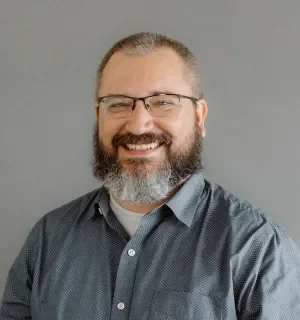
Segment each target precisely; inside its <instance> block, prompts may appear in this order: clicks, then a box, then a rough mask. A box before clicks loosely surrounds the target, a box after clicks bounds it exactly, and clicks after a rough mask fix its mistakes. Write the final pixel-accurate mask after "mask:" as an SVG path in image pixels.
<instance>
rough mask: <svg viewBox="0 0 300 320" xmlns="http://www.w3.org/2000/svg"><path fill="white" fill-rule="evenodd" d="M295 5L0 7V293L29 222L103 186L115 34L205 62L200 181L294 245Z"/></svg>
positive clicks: (299, 181) (8, 0)
mask: <svg viewBox="0 0 300 320" xmlns="http://www.w3.org/2000/svg"><path fill="white" fill-rule="evenodd" d="M299 27H300V2H299V0H294V1H293V0H285V1H276V0H265V1H262V0H252V1H246V0H242V1H241V0H239V1H237V0H229V1H223V0H222V1H221V0H219V1H215V0H209V1H208V0H207V1H199V0H197V1H180V2H179V1H176V2H175V1H171V0H169V1H158V0H155V1H154V0H151V1H145V2H144V1H141V0H136V1H104V2H103V1H99V0H98V1H96V0H86V1H79V0H78V1H75V0H51V1H46V0H27V1H21V0H19V1H14V0H1V3H0V97H1V104H0V223H1V224H0V257H1V264H0V296H2V294H3V289H4V285H5V281H6V277H7V273H8V270H9V268H10V266H11V264H12V263H13V261H14V259H15V258H16V256H17V254H18V253H19V251H20V249H21V247H22V245H23V243H24V241H25V238H26V237H27V235H28V233H29V231H30V230H31V228H32V227H33V225H34V224H35V222H36V221H37V220H38V219H39V218H40V217H41V216H43V215H44V214H45V213H47V212H48V211H50V210H52V209H54V208H56V207H58V206H60V205H62V204H64V203H66V202H68V201H71V200H72V199H74V198H76V197H79V196H81V195H82V194H84V193H87V192H88V191H90V190H93V189H95V188H97V187H98V186H99V183H98V182H97V181H96V180H95V179H94V178H93V176H92V173H91V168H90V166H89V161H90V159H91V136H92V127H93V125H94V121H95V119H94V113H93V88H94V87H93V86H94V82H93V81H94V76H95V71H96V67H97V65H98V63H99V61H100V58H101V57H102V56H103V55H104V53H105V52H106V50H107V49H108V48H109V47H110V46H111V45H112V44H113V43H114V42H116V41H117V40H119V39H120V38H121V37H124V36H126V35H128V34H131V33H135V32H140V31H152V32H160V33H164V34H166V35H169V36H171V37H174V38H176V39H178V40H180V41H182V42H183V43H185V44H186V45H187V46H188V47H190V49H191V50H192V51H193V52H194V54H195V55H196V56H197V57H198V59H199V62H200V71H201V75H202V80H203V82H204V87H205V96H206V100H207V103H208V110H209V111H208V116H207V120H206V128H207V137H206V138H205V147H204V161H205V176H206V178H207V179H209V180H211V181H213V182H216V183H218V184H221V185H223V186H224V187H225V188H226V189H228V190H229V191H231V192H233V193H235V194H236V195H238V196H240V197H241V198H243V199H247V200H249V201H250V202H251V203H253V204H255V205H257V206H259V207H261V208H263V209H264V211H265V212H266V213H267V214H268V215H270V216H272V217H273V218H274V219H275V220H276V221H277V222H278V223H279V224H280V225H281V226H282V227H283V228H284V229H285V230H286V231H287V232H288V233H289V234H290V235H291V236H292V237H293V239H294V240H295V241H296V243H297V244H298V245H299V244H300V234H299V231H298V229H299V222H300V218H299V209H298V199H299V190H300V173H299V170H298V165H299V163H300V151H299V144H298V140H299V133H300V128H299V118H300V110H299V84H300V68H299V57H300V43H299V30H300V29H299Z"/></svg>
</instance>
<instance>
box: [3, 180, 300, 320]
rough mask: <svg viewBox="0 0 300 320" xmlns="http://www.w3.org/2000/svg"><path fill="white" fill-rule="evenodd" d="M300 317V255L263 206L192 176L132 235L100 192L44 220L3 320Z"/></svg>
mask: <svg viewBox="0 0 300 320" xmlns="http://www.w3.org/2000/svg"><path fill="white" fill-rule="evenodd" d="M13 319H14V320H17V319H19V320H21V319H22V320H25V319H33V320H96V319H97V320H101V319H102V320H109V319H112V320H125V319H130V320H162V319H163V320H171V319H172V320H176V319H178V320H179V319H180V320H185V319H193V320H196V319H204V320H214V319H216V320H217V319H220V320H221V319H222V320H225V319H226V320H234V319H242V320H246V319H247V320H251V319H261V320H263V319H264V320H265V319H270V320H299V319H300V253H299V249H298V247H297V246H296V244H295V242H294V241H293V240H292V239H291V238H290V237H289V236H288V235H287V234H286V232H284V231H283V230H282V229H281V228H280V227H279V226H278V225H277V224H276V222H275V221H274V220H272V219H271V218H270V217H268V216H266V215H265V214H264V213H263V212H262V210H261V209H259V208H256V207H255V206H253V205H251V204H250V203H248V202H247V201H244V200H242V199H239V198H237V197H236V196H234V195H232V194H231V193H229V192H227V191H226V190H225V189H224V188H222V187H221V186H219V185H217V184H213V183H211V182H209V181H208V180H206V179H204V178H203V175H202V174H194V175H192V176H191V177H190V178H189V179H188V180H187V182H186V183H185V184H184V185H183V186H182V187H181V188H180V189H179V191H178V192H177V193H176V194H175V195H174V196H173V197H172V198H171V199H170V200H169V201H168V202H167V203H166V204H164V205H162V206H161V207H159V208H157V209H155V210H153V211H152V212H150V213H149V214H146V215H145V216H143V218H142V219H141V223H140V225H139V227H138V229H137V231H136V232H135V233H134V235H133V236H132V237H131V238H130V236H129V235H128V234H127V232H126V230H125V229H124V228H123V226H122V224H121V223H120V222H119V221H118V220H117V218H116V217H115V215H114V214H113V212H112V210H111V209H110V207H109V198H108V194H107V192H106V190H105V189H104V188H100V189H97V190H94V191H92V192H90V193H88V194H86V195H84V196H82V197H80V198H78V199H75V200H73V201H72V202H70V203H68V204H65V205H64V206H62V207H60V208H58V209H55V210H53V211H51V212H49V213H47V214H45V215H44V216H43V217H42V218H41V219H40V220H39V221H38V222H37V223H36V224H35V225H34V227H33V228H32V230H31V232H30V234H29V235H28V238H27V239H26V242H25V244H24V246H23V248H22V249H21V251H20V253H19V255H18V256H17V258H16V260H15V261H14V263H13V265H12V267H11V269H10V271H9V274H8V278H7V283H6V287H5V291H4V296H3V299H2V303H1V307H0V320H13Z"/></svg>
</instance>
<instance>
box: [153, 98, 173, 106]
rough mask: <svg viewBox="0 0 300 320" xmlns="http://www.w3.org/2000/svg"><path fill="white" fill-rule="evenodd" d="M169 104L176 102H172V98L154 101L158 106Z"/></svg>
mask: <svg viewBox="0 0 300 320" xmlns="http://www.w3.org/2000/svg"><path fill="white" fill-rule="evenodd" d="M169 104H174V102H172V101H170V100H165V99H160V100H156V101H153V105H158V106H165V105H169Z"/></svg>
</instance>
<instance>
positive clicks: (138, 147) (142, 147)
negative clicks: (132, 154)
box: [122, 142, 163, 151]
mask: <svg viewBox="0 0 300 320" xmlns="http://www.w3.org/2000/svg"><path fill="white" fill-rule="evenodd" d="M161 145H163V143H158V142H155V143H148V144H130V143H127V144H122V147H123V148H125V149H126V150H129V151H147V150H153V149H156V148H158V147H160V146H161Z"/></svg>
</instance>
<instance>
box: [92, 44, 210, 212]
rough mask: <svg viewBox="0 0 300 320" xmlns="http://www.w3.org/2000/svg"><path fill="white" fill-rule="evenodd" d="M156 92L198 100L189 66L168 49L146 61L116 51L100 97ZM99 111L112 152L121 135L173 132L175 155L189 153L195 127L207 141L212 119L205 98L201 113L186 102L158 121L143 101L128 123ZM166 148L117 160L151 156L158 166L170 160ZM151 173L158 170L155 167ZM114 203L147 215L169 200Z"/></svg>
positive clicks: (101, 134)
mask: <svg viewBox="0 0 300 320" xmlns="http://www.w3.org/2000/svg"><path fill="white" fill-rule="evenodd" d="M157 92H159V93H168V92H169V93H177V94H183V95H187V96H193V93H192V90H191V85H190V84H189V81H188V79H187V72H186V69H185V66H184V63H183V62H182V60H181V58H180V57H179V56H178V55H177V54H176V53H175V52H174V51H173V50H172V49H169V48H161V49H157V50H155V51H154V52H152V53H150V54H148V55H145V56H126V55H125V54H124V53H122V52H116V53H115V54H114V55H113V56H112V57H111V59H110V60H109V62H108V63H107V65H106V67H105V69H104V71H103V78H102V84H101V87H100V89H99V92H98V93H99V96H105V95H109V94H123V95H127V96H132V97H144V96H148V95H151V94H155V93H157ZM94 111H95V116H96V119H98V122H99V137H101V139H102V140H103V142H104V144H105V146H106V147H107V148H108V149H109V150H112V144H111V141H112V138H113V137H114V135H116V134H125V133H132V134H134V135H141V134H143V133H146V132H152V133H156V134H162V133H168V134H169V135H171V137H172V144H171V146H170V148H171V150H172V151H173V152H174V153H176V150H180V149H181V148H184V145H185V141H186V139H188V137H189V136H190V135H191V133H192V130H194V125H195V123H196V124H197V125H198V126H199V127H200V129H201V133H202V136H203V137H204V136H205V127H204V121H205V117H206V115H207V104H206V101H205V100H204V99H201V100H199V101H198V102H197V108H195V107H194V105H193V104H192V102H191V101H190V100H188V99H182V100H181V106H180V107H179V108H177V109H176V112H174V113H172V115H170V116H168V117H166V118H153V117H152V116H151V115H150V114H149V113H148V111H147V110H146V108H145V107H144V104H143V102H142V101H138V102H137V103H136V107H135V110H134V111H133V112H132V113H131V115H130V116H129V117H128V118H126V119H107V118H104V117H103V114H102V112H99V108H98V105H97V104H95V106H94ZM165 148H166V146H164V145H163V146H161V147H159V148H158V149H157V150H155V151H154V152H151V153H150V154H146V155H131V154H129V153H128V152H127V151H126V150H125V149H124V148H123V147H121V146H119V147H118V158H119V159H120V160H123V159H126V158H127V159H128V158H130V157H151V158H152V159H153V160H155V163H156V161H158V163H159V161H163V159H164V157H165V155H166V149H165ZM123 168H124V169H126V170H130V169H131V168H130V165H127V164H126V165H125V164H124V165H123ZM148 169H150V168H148ZM151 169H152V170H153V167H152V168H151ZM145 170H147V168H145ZM177 189H178V188H176V190H174V192H176V191H177ZM174 192H173V193H172V194H170V195H169V196H168V198H169V197H171V196H172V195H173V194H174ZM115 200H116V202H117V203H118V204H119V205H120V206H122V207H123V208H125V209H127V210H130V211H133V212H138V213H147V212H150V211H151V210H153V209H154V208H156V207H157V206H159V205H160V204H161V203H163V202H165V201H166V200H167V199H164V200H163V201H161V202H159V203H150V204H149V203H145V204H143V203H139V204H132V203H126V202H123V201H120V200H118V199H115Z"/></svg>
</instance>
